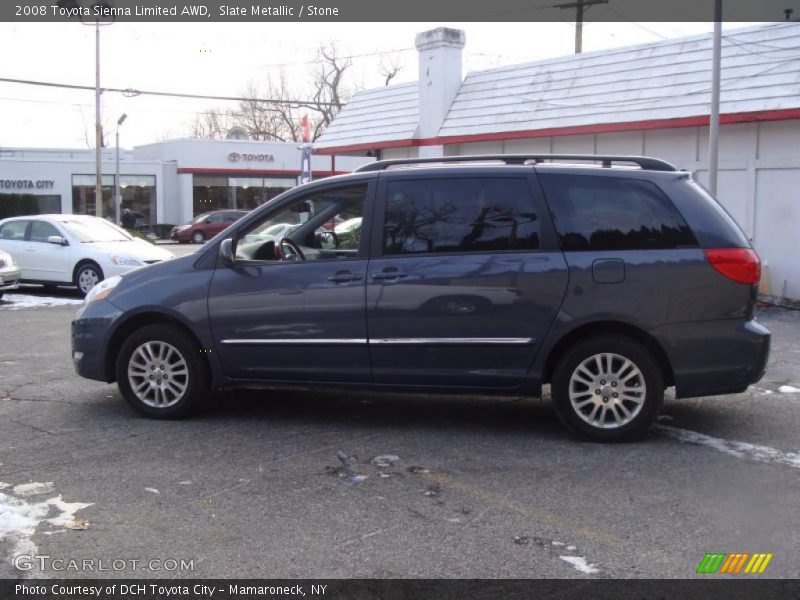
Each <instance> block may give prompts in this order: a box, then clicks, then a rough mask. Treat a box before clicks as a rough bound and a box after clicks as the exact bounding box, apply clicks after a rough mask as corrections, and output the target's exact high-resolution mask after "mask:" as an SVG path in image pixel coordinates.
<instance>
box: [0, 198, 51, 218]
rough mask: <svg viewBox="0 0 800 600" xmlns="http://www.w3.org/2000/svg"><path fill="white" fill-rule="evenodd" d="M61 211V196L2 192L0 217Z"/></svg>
mask: <svg viewBox="0 0 800 600" xmlns="http://www.w3.org/2000/svg"><path fill="white" fill-rule="evenodd" d="M60 212H61V196H39V195H38V194H0V219H5V218H7V217H20V216H25V215H46V214H53V213H60Z"/></svg>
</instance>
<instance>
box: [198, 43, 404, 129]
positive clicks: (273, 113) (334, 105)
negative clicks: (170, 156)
mask: <svg viewBox="0 0 800 600" xmlns="http://www.w3.org/2000/svg"><path fill="white" fill-rule="evenodd" d="M351 66H352V60H351V59H350V58H349V57H342V56H341V55H340V53H339V51H338V49H337V48H336V46H335V45H334V44H327V45H322V46H320V47H319V48H318V49H317V57H316V60H315V62H314V65H313V67H312V70H311V77H310V82H309V86H308V87H306V88H305V89H298V88H296V87H293V86H291V85H290V83H289V80H288V77H287V75H286V73H285V71H283V70H280V71H278V73H277V75H268V76H267V78H266V81H264V82H263V83H262V84H259V83H256V82H250V83H248V85H247V87H246V88H245V90H244V92H243V93H242V97H243V98H244V100H242V101H240V102H239V105H238V106H237V107H236V108H234V109H232V110H228V111H222V110H219V109H216V110H211V111H208V112H206V113H203V114H200V115H197V116H196V117H195V120H194V122H193V123H192V124H191V126H190V135H191V136H192V137H197V138H211V139H224V138H225V136H226V133H227V131H228V129H230V127H232V126H234V125H238V126H241V127H243V128H244V129H245V130H246V131H247V134H248V136H249V137H250V139H253V140H274V141H283V142H297V141H300V140H301V139H302V128H301V126H300V118H301V117H302V116H303V115H305V114H308V115H309V121H310V124H311V139H312V141H313V140H315V139H317V138H318V137H319V136H320V135H321V134H322V132H323V131H324V130H325V128H326V127H327V126H328V125H330V123H331V121H333V118H334V117H335V116H336V115H337V114H338V113H339V111H340V110H341V109H342V106H344V104H345V103H346V102H347V100H348V99H349V98H350V95H351V93H352V87H351V86H350V85H349V83H348V81H347V76H348V69H350V67H351ZM397 71H399V68H398V69H397ZM395 74H396V73H395ZM393 76H394V75H392V77H393ZM295 101H296V102H295ZM309 113H310V114H309Z"/></svg>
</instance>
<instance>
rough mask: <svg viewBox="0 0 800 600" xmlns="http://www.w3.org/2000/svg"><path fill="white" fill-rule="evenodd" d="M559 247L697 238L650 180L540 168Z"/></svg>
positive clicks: (618, 246)
mask: <svg viewBox="0 0 800 600" xmlns="http://www.w3.org/2000/svg"><path fill="white" fill-rule="evenodd" d="M539 179H540V181H541V182H542V187H543V188H544V191H545V194H546V196H547V201H548V204H549V205H550V210H551V212H552V213H553V220H554V223H555V226H556V230H557V231H558V235H559V237H560V239H561V248H562V249H563V250H650V249H652V250H655V249H671V248H691V247H696V246H697V240H696V239H695V237H694V234H693V233H692V231H691V229H689V226H688V225H687V224H686V221H684V219H683V217H681V215H680V214H679V213H678V211H677V210H676V209H675V207H674V206H673V205H672V202H670V200H669V198H667V197H666V196H665V195H664V193H663V192H662V191H661V190H660V189H659V188H658V187H657V186H656V185H655V184H653V183H651V182H649V181H642V180H640V179H629V178H623V177H599V176H592V175H579V176H575V175H563V174H555V173H539Z"/></svg>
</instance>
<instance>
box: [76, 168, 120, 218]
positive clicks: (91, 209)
mask: <svg viewBox="0 0 800 600" xmlns="http://www.w3.org/2000/svg"><path fill="white" fill-rule="evenodd" d="M102 183H103V187H102V191H103V215H102V216H103V217H105V218H110V219H111V220H113V219H114V215H115V213H116V211H115V210H114V200H113V198H114V176H113V175H103V182H102ZM95 189H96V188H95V176H94V175H73V176H72V212H73V213H74V214H76V215H95V214H96V213H95V210H96V209H95Z"/></svg>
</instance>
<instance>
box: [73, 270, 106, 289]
mask: <svg viewBox="0 0 800 600" xmlns="http://www.w3.org/2000/svg"><path fill="white" fill-rule="evenodd" d="M104 278H105V277H104V276H103V269H101V268H100V266H99V265H98V264H97V263H93V262H88V263H84V264H82V265H81V266H80V267H78V269H77V270H76V271H75V287H77V288H78V291H79V292H80V293H81V294H83V295H84V296H85V295H86V294H88V293H89V292H90V291H91V289H92V288H93V287H94V286H96V285H97V284H98V283H100V282H101V281H103V279H104Z"/></svg>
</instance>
